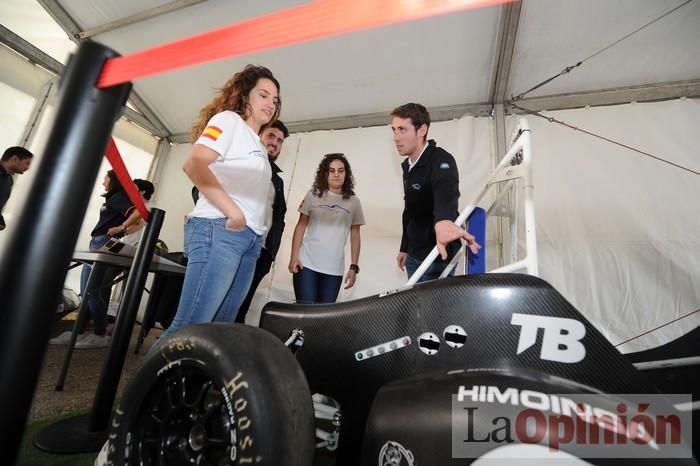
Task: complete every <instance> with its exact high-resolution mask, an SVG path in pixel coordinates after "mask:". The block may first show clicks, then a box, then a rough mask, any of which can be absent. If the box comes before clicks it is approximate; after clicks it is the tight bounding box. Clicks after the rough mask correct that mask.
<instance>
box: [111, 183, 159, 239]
mask: <svg viewBox="0 0 700 466" xmlns="http://www.w3.org/2000/svg"><path fill="white" fill-rule="evenodd" d="M134 184H135V185H136V189H138V191H139V194H140V195H141V200H142V201H143V203H144V204H145V205H146V208H147V209H149V210H150V206H149V203H148V201H150V200H151V196H153V193H154V192H155V187H154V186H153V183H151V182H150V181H148V180H142V179H141V178H136V179H134ZM145 225H146V222H145V221H144V220H143V218H142V217H141V214H140V213H139V210H138V209H137V208H136V207H133V208H132V209H131V212H130V213H129V216H128V217H127V219H126V220H124V223H122V224H121V225H118V226H116V227H112V228H110V229H109V230H107V234H108V235H110V236H114V237H117V238H119V239H120V241H121V242H123V243H126V244H130V245H132V246H136V245H137V244H138V242H139V241H140V240H141V236H142V235H143V227H144V226H145Z"/></svg>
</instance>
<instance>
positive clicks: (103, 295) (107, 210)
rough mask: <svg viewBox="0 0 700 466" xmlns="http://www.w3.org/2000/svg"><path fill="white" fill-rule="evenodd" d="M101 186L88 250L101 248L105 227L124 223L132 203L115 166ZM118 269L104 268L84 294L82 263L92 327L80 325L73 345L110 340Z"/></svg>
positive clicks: (64, 337) (61, 341)
mask: <svg viewBox="0 0 700 466" xmlns="http://www.w3.org/2000/svg"><path fill="white" fill-rule="evenodd" d="M102 186H103V187H104V189H105V193H104V194H103V195H102V196H103V197H104V198H105V202H104V204H102V207H100V218H99V219H98V220H97V225H95V228H93V229H92V232H91V233H90V236H92V239H90V250H91V251H95V250H97V249H100V248H101V247H102V246H104V245H105V243H107V241H109V239H110V238H111V236H110V235H109V234H108V231H109V230H110V229H111V228H113V227H117V226H120V225H123V224H124V222H125V221H126V218H127V216H128V215H129V212H130V211H131V209H132V208H133V207H134V205H133V204H132V203H131V200H130V199H129V196H127V194H126V192H125V191H124V188H123V187H122V184H121V183H120V182H119V179H117V175H116V173H114V170H109V171H108V172H107V174H106V175H105V179H104V181H103V182H102ZM120 271H121V270H120V269H118V268H113V267H109V268H107V269H106V271H105V275H104V278H103V279H102V280H101V281H100V283H98V284H97V286H96V287H95V288H94V289H93V290H91V291H90V293H87V294H86V292H87V283H88V279H89V278H90V273H91V272H92V267H90V266H89V265H87V264H86V265H83V270H82V272H81V274H80V294H81V295H82V297H83V299H84V300H87V305H88V310H89V311H90V318H91V319H92V321H93V324H94V326H95V330H94V333H92V334H90V335H83V331H84V330H85V329H84V328H82V329H80V336H79V337H78V340H77V343H76V344H75V347H76V348H103V347H105V346H107V345H108V344H109V337H108V336H107V303H108V302H109V296H110V293H111V291H112V287H111V286H110V285H109V283H110V282H112V281H113V280H114V279H115V278H116V276H117V275H119V273H120ZM70 336H71V332H70V331H66V332H64V333H62V334H61V335H59V336H57V337H56V338H52V339H51V340H49V343H50V344H52V345H67V344H68V343H69V342H70Z"/></svg>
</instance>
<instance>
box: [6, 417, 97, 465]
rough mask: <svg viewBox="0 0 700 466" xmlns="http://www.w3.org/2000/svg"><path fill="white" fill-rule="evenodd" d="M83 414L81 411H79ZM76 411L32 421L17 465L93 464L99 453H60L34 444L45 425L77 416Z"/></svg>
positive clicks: (24, 438) (26, 432)
mask: <svg viewBox="0 0 700 466" xmlns="http://www.w3.org/2000/svg"><path fill="white" fill-rule="evenodd" d="M77 414H81V413H77ZM75 415H76V413H70V414H64V415H62V416H56V417H49V418H46V419H41V420H39V421H35V422H32V423H31V424H29V425H28V426H27V430H26V431H25V432H24V437H23V438H22V447H21V449H20V452H19V458H18V460H17V466H92V464H93V463H94V462H95V458H97V453H83V454H80V455H58V454H54V453H46V452H45V451H42V450H39V449H38V448H36V447H35V446H34V442H33V439H34V435H35V434H36V433H37V432H39V431H40V430H42V429H43V428H44V427H46V426H48V425H49V424H52V423H54V422H56V421H58V420H59V419H64V418H67V417H71V416H75Z"/></svg>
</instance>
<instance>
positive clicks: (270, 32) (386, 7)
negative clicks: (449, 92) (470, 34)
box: [97, 0, 513, 88]
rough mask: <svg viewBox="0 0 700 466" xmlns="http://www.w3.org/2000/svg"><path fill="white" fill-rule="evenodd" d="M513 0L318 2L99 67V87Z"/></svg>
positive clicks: (342, 0)
mask: <svg viewBox="0 0 700 466" xmlns="http://www.w3.org/2000/svg"><path fill="white" fill-rule="evenodd" d="M509 1H513V0H318V1H316V2H312V3H309V4H305V5H300V6H297V7H293V8H289V9H286V10H281V11H277V12H274V13H271V14H268V15H265V16H260V17H258V18H253V19H250V20H246V21H242V22H240V23H236V24H232V25H230V26H226V27H224V28H221V29H217V30H214V31H210V32H206V33H203V34H199V35H197V36H192V37H188V38H186V39H182V40H178V41H176V42H171V43H169V44H165V45H161V46H158V47H154V48H151V49H147V50H143V51H141V52H136V53H133V54H131V55H125V56H121V57H115V58H112V59H110V60H108V61H107V63H105V67H104V69H103V70H102V74H101V75H100V79H99V80H98V82H97V87H100V88H105V87H110V86H114V85H117V84H122V83H125V82H128V81H132V80H134V79H138V78H143V77H146V76H151V75H154V74H157V73H162V72H165V71H170V70H174V69H177V68H184V67H186V66H192V65H195V64H198V63H205V62H209V61H214V60H221V59H223V58H229V57H233V56H237V55H243V54H246V53H251V52H260V51H262V50H268V49H272V48H275V47H281V46H285V45H292V44H298V43H301V42H307V41H311V40H315V39H321V38H323V37H329V36H334V35H341V34H346V33H349V32H354V31H360V30H363V29H370V28H375V27H378V26H385V25H389V24H397V23H403V22H406V21H412V20H416V19H421V18H428V17H430V16H438V15H444V14H447V13H453V12H457V11H461V10H466V9H472V8H480V7H484V6H490V5H496V4H502V3H507V2H509Z"/></svg>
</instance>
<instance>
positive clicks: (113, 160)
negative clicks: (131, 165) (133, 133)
mask: <svg viewBox="0 0 700 466" xmlns="http://www.w3.org/2000/svg"><path fill="white" fill-rule="evenodd" d="M106 155H107V160H109V163H110V165H112V169H113V170H114V173H115V174H116V175H117V178H118V179H119V182H120V183H121V184H122V186H123V187H124V191H126V194H127V195H128V196H129V199H131V203H132V204H134V207H136V210H138V211H139V213H140V214H141V217H142V218H143V219H144V220H146V221H148V209H146V204H144V203H143V199H141V195H140V194H139V190H138V188H137V187H136V185H135V184H134V182H133V180H132V179H131V176H130V175H129V172H128V171H127V169H126V165H124V160H122V156H121V154H120V153H119V149H117V145H116V144H115V143H114V139H113V138H109V142H108V143H107V154H106Z"/></svg>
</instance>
